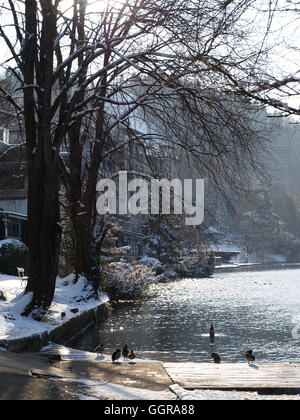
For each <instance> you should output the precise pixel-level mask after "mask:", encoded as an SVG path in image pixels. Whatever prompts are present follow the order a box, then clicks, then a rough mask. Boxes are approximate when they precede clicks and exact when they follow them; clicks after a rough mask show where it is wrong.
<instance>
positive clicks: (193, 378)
mask: <svg viewBox="0 0 300 420" xmlns="http://www.w3.org/2000/svg"><path fill="white" fill-rule="evenodd" d="M163 366H164V368H165V370H166V371H167V373H168V375H169V376H170V378H171V379H172V381H173V382H174V383H177V384H178V385H180V386H182V387H183V388H186V389H267V388H274V389H275V388H276V389H280V388H299V389H300V363H288V362H287V363H257V364H255V365H251V366H248V364H247V363H220V364H214V363H164V364H163Z"/></svg>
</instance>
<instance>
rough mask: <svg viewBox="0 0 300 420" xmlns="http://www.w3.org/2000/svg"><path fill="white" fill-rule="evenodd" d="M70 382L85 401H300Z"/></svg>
mask: <svg viewBox="0 0 300 420" xmlns="http://www.w3.org/2000/svg"><path fill="white" fill-rule="evenodd" d="M42 351H45V352H47V353H49V352H50V353H51V352H53V353H55V354H57V353H59V354H60V355H61V356H62V359H63V360H69V361H70V360H77V361H78V360H81V361H97V362H111V356H110V355H107V354H104V355H103V356H98V355H97V354H95V353H90V352H86V351H81V350H75V349H71V348H68V347H64V346H60V345H57V344H50V345H49V346H47V347H44V348H43V349H42ZM146 361H147V362H154V360H145V359H138V358H137V359H135V362H136V363H139V362H146ZM65 381H67V382H76V383H77V384H79V393H78V395H77V397H78V398H79V399H82V400H93V399H108V400H176V399H177V400H193V401H197V400H198V401H200V400H300V391H299V394H298V395H287V394H284V395H259V394H258V393H257V392H246V391H216V390H206V389H204V390H199V389H198V390H194V391H189V390H186V389H184V388H182V387H180V386H179V385H177V384H175V385H172V386H171V387H170V390H169V389H166V390H165V391H163V392H157V391H151V390H149V389H138V388H132V387H126V386H123V385H115V384H112V383H104V382H99V381H96V380H87V379H80V380H77V379H69V378H67V379H65Z"/></svg>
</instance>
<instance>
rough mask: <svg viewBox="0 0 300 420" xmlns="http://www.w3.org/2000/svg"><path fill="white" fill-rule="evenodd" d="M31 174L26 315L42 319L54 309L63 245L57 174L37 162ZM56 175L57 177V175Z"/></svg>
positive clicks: (29, 186)
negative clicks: (60, 254)
mask: <svg viewBox="0 0 300 420" xmlns="http://www.w3.org/2000/svg"><path fill="white" fill-rule="evenodd" d="M36 166H37V167H36V168H35V170H34V171H33V172H31V173H29V185H28V205H29V208H28V236H29V238H28V239H29V249H30V255H29V280H28V284H27V288H26V293H30V292H32V293H33V296H32V300H31V302H30V304H29V305H28V306H27V307H26V308H25V311H24V313H23V315H29V314H31V315H32V316H33V317H34V318H37V319H41V318H42V317H43V315H44V314H45V313H46V311H47V310H48V308H49V307H50V305H51V303H52V300H53V297H54V292H55V283H56V276H57V270H58V257H59V244H60V234H61V227H60V223H59V222H60V217H59V201H58V186H59V181H58V177H57V171H53V170H52V171H51V170H50V168H49V166H50V165H49V163H48V165H46V168H43V166H42V164H41V163H39V162H36ZM53 172H54V173H53Z"/></svg>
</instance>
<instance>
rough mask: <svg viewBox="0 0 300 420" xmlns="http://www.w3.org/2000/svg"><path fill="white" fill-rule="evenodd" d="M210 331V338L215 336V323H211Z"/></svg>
mask: <svg viewBox="0 0 300 420" xmlns="http://www.w3.org/2000/svg"><path fill="white" fill-rule="evenodd" d="M208 332H209V336H210V338H215V329H214V326H213V324H211V326H210V329H209V331H208Z"/></svg>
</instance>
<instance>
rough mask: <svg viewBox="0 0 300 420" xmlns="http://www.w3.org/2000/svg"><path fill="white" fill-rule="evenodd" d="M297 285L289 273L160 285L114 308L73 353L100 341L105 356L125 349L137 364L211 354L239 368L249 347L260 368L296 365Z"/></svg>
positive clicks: (294, 272) (296, 272)
mask: <svg viewBox="0 0 300 420" xmlns="http://www.w3.org/2000/svg"><path fill="white" fill-rule="evenodd" d="M299 282H300V268H299V266H295V267H293V266H292V267H291V268H289V269H286V267H281V268H280V269H276V270H272V269H269V270H261V271H259V270H255V271H235V272H233V273H217V274H216V275H215V276H214V277H213V278H210V279H199V280H195V279H184V280H180V281H176V282H172V283H168V284H161V285H159V286H156V288H155V290H156V294H155V296H154V297H151V298H150V299H149V300H148V301H143V302H134V303H128V302H123V303H120V304H116V305H113V311H112V315H111V317H110V318H109V319H108V320H106V321H105V322H103V323H100V324H98V325H97V328H96V329H94V328H93V329H90V330H89V331H87V332H86V333H85V334H84V335H83V336H82V337H81V338H80V339H78V340H76V341H75V342H73V343H72V346H73V347H75V348H79V349H83V350H91V349H92V348H94V346H95V344H96V343H98V342H101V343H102V342H104V343H105V344H106V349H107V352H110V351H113V350H114V349H115V348H117V347H120V346H121V345H123V344H125V343H128V344H129V347H132V348H134V349H135V350H137V351H138V353H139V357H144V358H151V359H154V360H163V361H205V362H207V361H210V360H211V359H210V354H211V352H212V351H216V352H218V353H220V354H221V355H222V360H224V361H228V362H235V361H241V360H244V351H245V349H246V348H249V347H251V348H252V349H253V350H254V351H255V353H256V357H257V360H259V361H295V360H298V361H299V359H300V356H299V355H300V352H299V344H300V342H299V340H295V339H293V337H292V334H291V331H292V328H293V326H294V325H295V319H299V316H300V287H299ZM212 322H213V323H214V326H215V330H216V337H215V339H214V342H213V343H212V342H211V340H210V339H209V334H208V328H209V326H210V324H211V323H212Z"/></svg>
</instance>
